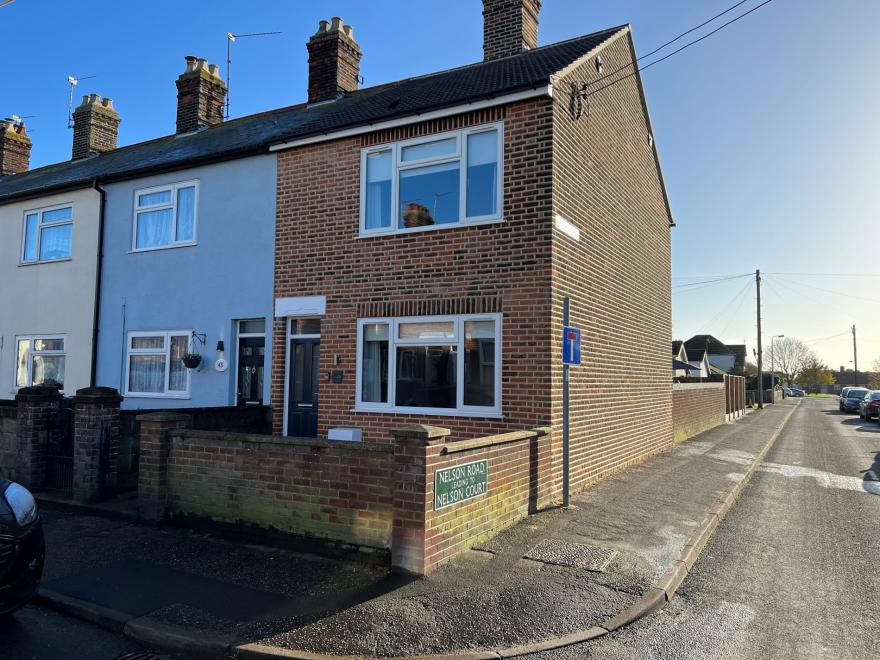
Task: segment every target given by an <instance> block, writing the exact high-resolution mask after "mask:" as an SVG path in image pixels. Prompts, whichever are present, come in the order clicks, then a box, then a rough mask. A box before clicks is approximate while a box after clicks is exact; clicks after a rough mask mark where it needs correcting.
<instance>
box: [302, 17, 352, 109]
mask: <svg viewBox="0 0 880 660" xmlns="http://www.w3.org/2000/svg"><path fill="white" fill-rule="evenodd" d="M306 48H307V49H308V51H309V103H319V102H321V101H331V100H333V99H335V98H337V97H338V96H339V95H340V94H344V93H347V92H353V91H355V90H356V89H357V87H358V78H359V74H360V62H361V47H360V46H358V44H357V42H356V41H355V40H354V36H353V34H352V31H351V26H350V25H343V23H342V19H341V18H339V17H338V16H334V17H333V19H332V20H331V21H330V22H329V23H328V22H327V21H321V22H320V23H319V24H318V31H317V32H315V34H313V35H312V37H311V38H310V39H309V41H308V43H307V44H306Z"/></svg>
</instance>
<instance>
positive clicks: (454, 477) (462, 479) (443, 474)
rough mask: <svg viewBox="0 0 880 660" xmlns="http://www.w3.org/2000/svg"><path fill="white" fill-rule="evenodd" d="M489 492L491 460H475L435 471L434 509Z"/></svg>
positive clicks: (443, 507)
mask: <svg viewBox="0 0 880 660" xmlns="http://www.w3.org/2000/svg"><path fill="white" fill-rule="evenodd" d="M488 492H489V461H486V460H482V461H474V462H473V463H465V464H464V465H456V466H454V467H448V468H443V469H442V470H437V471H436V472H434V510H435V511H437V510H438V509H445V508H446V507H448V506H452V505H453V504H458V503H459V502H465V501H467V500H472V499H474V498H475V497H480V496H481V495H485V494H486V493H488Z"/></svg>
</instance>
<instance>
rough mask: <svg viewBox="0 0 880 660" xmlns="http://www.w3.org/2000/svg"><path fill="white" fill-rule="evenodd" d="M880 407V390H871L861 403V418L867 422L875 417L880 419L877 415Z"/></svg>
mask: <svg viewBox="0 0 880 660" xmlns="http://www.w3.org/2000/svg"><path fill="white" fill-rule="evenodd" d="M878 406H880V390H871V391H870V392H868V393H867V394H866V395H865V398H864V399H862V400H861V401H860V402H859V417H861V418H862V419H864V420H865V421H866V422H868V421H871V419H872V418H874V417H877V418H878V419H880V416H878V415H877V407H878Z"/></svg>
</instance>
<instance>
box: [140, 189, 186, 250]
mask: <svg viewBox="0 0 880 660" xmlns="http://www.w3.org/2000/svg"><path fill="white" fill-rule="evenodd" d="M198 202H199V182H198V181H183V182H180V183H173V184H170V185H166V186H157V187H155V188H144V189H142V190H136V191H135V193H134V220H133V229H132V237H131V249H132V251H133V252H141V251H144V250H159V249H162V248H169V247H183V246H186V245H195V244H196V224H197V219H198V205H199V204H198Z"/></svg>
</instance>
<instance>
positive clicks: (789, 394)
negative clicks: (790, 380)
mask: <svg viewBox="0 0 880 660" xmlns="http://www.w3.org/2000/svg"><path fill="white" fill-rule="evenodd" d="M782 392H783V393H784V394H785V396H794V394H792V393H791V388H790V387H783V388H782Z"/></svg>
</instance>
